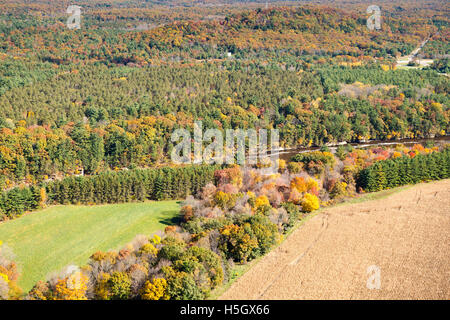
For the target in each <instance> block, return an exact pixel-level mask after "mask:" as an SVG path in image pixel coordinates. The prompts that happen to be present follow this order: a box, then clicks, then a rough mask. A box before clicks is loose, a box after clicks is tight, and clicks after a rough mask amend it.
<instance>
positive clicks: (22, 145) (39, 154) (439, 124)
mask: <svg viewBox="0 0 450 320" xmlns="http://www.w3.org/2000/svg"><path fill="white" fill-rule="evenodd" d="M217 3H218V2H215V1H210V2H209V1H208V2H207V5H206V4H202V3H194V4H191V5H188V4H186V3H184V2H183V1H171V2H169V3H166V2H164V3H163V2H158V1H133V0H128V1H102V0H98V1H97V0H95V1H79V2H77V4H78V5H80V6H81V7H82V9H81V10H82V15H81V19H82V20H81V29H79V30H70V29H68V28H67V26H66V20H67V18H68V16H69V14H67V13H66V12H65V10H66V8H67V6H68V5H69V4H70V3H69V2H68V1H51V2H50V1H32V3H29V1H23V2H21V1H14V2H11V1H3V2H2V3H1V4H0V12H1V14H0V35H1V37H0V132H1V134H0V172H2V175H1V178H0V186H1V187H2V188H8V187H11V186H13V185H15V184H18V183H21V182H26V183H36V182H40V181H43V180H46V179H48V178H49V177H51V176H60V175H66V174H69V175H71V174H76V173H79V172H84V173H85V174H93V173H98V172H101V171H105V170H108V169H114V168H133V167H150V166H154V165H164V164H167V163H168V161H169V159H168V156H169V155H170V152H171V150H172V148H173V144H172V142H171V141H170V135H171V133H172V132H173V131H174V130H175V129H177V128H187V129H189V130H192V127H193V123H194V121H196V120H202V121H203V125H204V127H205V129H206V128H217V129H220V130H225V129H229V128H232V129H236V128H242V129H246V128H256V129H259V128H267V129H269V128H276V129H278V130H279V131H280V140H281V141H280V143H281V146H282V147H295V146H310V145H317V146H320V145H323V144H326V143H336V142H340V141H347V142H355V141H361V140H367V139H382V140H389V139H398V138H418V137H433V136H439V135H445V134H446V132H448V129H449V128H448V126H449V122H448V112H449V111H448V90H449V87H448V78H447V77H445V76H442V74H440V73H442V72H445V70H446V66H447V65H448V58H447V59H445V58H443V57H445V55H447V56H448V14H447V13H448V5H446V4H444V3H441V2H439V1H434V2H433V1H424V2H423V5H421V6H420V7H416V5H415V3H414V2H410V1H404V2H400V3H398V4H392V3H390V2H388V1H385V2H382V3H381V4H380V5H381V9H382V18H383V20H382V23H383V27H382V29H381V30H374V31H370V30H368V28H367V26H366V21H367V18H368V17H369V14H367V13H366V12H365V10H366V8H367V5H366V3H364V2H361V3H358V4H353V5H350V4H348V3H346V2H337V3H336V4H335V5H332V3H326V2H323V3H321V4H320V5H314V6H313V5H309V4H306V3H301V2H300V3H288V2H286V3H281V2H275V3H272V4H271V5H270V6H268V7H267V8H266V7H265V5H261V4H260V3H257V2H239V1H236V2H233V3H230V4H228V5H220V6H219V5H217ZM428 37H431V39H430V41H429V43H428V44H427V45H426V46H425V48H424V49H423V52H424V55H425V56H426V57H428V58H434V59H436V61H437V62H439V63H435V64H434V65H433V66H431V67H429V68H426V69H420V70H419V69H409V70H405V69H400V68H396V63H395V61H396V59H397V58H398V57H399V56H404V55H407V54H409V53H410V52H411V51H412V50H413V49H414V48H415V47H417V46H418V44H419V43H420V42H421V41H423V40H424V39H426V38H428Z"/></svg>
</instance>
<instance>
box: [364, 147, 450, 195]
mask: <svg viewBox="0 0 450 320" xmlns="http://www.w3.org/2000/svg"><path fill="white" fill-rule="evenodd" d="M449 177H450V148H446V149H444V150H443V151H441V152H434V153H431V154H426V155H422V154H421V155H417V156H415V157H413V158H408V157H401V158H396V159H388V160H383V161H378V162H376V163H374V164H373V165H371V166H369V167H367V168H365V169H363V170H361V171H360V172H359V174H358V175H357V181H356V182H357V188H362V189H363V190H364V191H366V192H373V191H380V190H384V189H389V188H394V187H398V186H403V185H406V184H415V183H419V182H422V181H432V180H440V179H446V178H449Z"/></svg>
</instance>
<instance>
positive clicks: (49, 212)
mask: <svg viewBox="0 0 450 320" xmlns="http://www.w3.org/2000/svg"><path fill="white" fill-rule="evenodd" d="M179 209H180V206H179V204H178V202H177V201H158V202H143V203H124V204H113V205H100V206H72V205H71V206H55V207H51V208H48V209H44V210H40V211H36V212H34V213H31V214H29V215H26V216H23V217H20V218H18V219H15V220H12V221H8V222H5V223H2V224H0V240H2V241H3V243H4V244H6V245H7V246H9V247H10V248H12V250H13V252H14V254H15V261H16V262H17V263H18V264H19V267H20V270H21V277H20V279H19V285H20V286H21V288H22V289H23V290H24V291H28V290H30V289H31V288H32V287H33V285H34V284H35V283H36V282H37V281H39V280H46V277H47V276H48V275H49V274H50V273H52V272H57V271H60V270H61V269H62V268H64V267H65V266H67V265H71V264H74V265H78V266H82V265H84V264H86V262H87V261H88V259H89V257H90V256H91V255H92V254H93V253H94V252H96V251H98V250H101V251H108V250H117V249H120V248H121V247H122V246H123V245H125V244H127V243H128V242H130V241H131V240H133V238H134V237H135V236H136V235H138V234H144V235H150V234H152V233H153V232H156V231H158V230H163V229H164V228H165V227H166V226H167V225H172V224H174V223H175V222H177V219H178V217H179Z"/></svg>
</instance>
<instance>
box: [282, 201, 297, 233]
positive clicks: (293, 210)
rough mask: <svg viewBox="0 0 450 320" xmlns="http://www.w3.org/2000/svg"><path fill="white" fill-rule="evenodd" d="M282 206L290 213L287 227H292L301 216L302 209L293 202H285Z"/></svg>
mask: <svg viewBox="0 0 450 320" xmlns="http://www.w3.org/2000/svg"><path fill="white" fill-rule="evenodd" d="M281 206H282V207H283V208H284V209H285V210H286V211H287V213H288V215H289V222H288V225H287V227H288V228H290V227H292V226H293V225H294V224H295V222H296V221H297V220H298V219H299V218H300V210H299V209H298V207H297V206H296V205H295V204H293V203H292V202H283V203H282V204H281Z"/></svg>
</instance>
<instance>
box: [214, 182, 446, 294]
mask: <svg viewBox="0 0 450 320" xmlns="http://www.w3.org/2000/svg"><path fill="white" fill-rule="evenodd" d="M372 265H375V266H377V267H378V268H379V271H380V272H379V280H380V281H379V289H377V288H374V289H369V288H368V287H367V283H368V279H369V278H370V277H371V276H374V273H373V272H369V273H368V268H369V266H372ZM372 280H373V278H371V280H370V281H369V283H372V284H374V283H375V284H376V282H373V281H372ZM219 299H450V180H443V181H438V182H433V183H423V184H419V185H416V186H414V187H411V188H408V189H405V190H402V191H400V192H397V193H394V194H392V195H390V196H388V197H386V198H382V199H378V200H372V201H366V202H361V203H355V204H346V205H341V206H336V207H331V208H327V209H325V210H323V211H322V212H320V213H319V214H318V215H316V216H314V217H312V218H311V219H310V220H308V221H307V222H306V223H305V224H304V225H303V226H301V227H300V228H298V229H297V230H295V231H294V232H293V233H292V234H291V235H290V236H289V237H288V238H287V239H286V241H284V242H283V243H282V244H281V245H280V246H279V247H278V248H276V249H275V250H273V251H272V252H271V253H269V254H268V255H267V256H265V257H264V258H262V259H261V261H259V262H258V263H257V264H256V265H255V266H254V267H252V268H251V269H250V270H249V271H248V272H246V273H245V274H244V275H243V276H242V277H240V278H239V279H238V280H237V281H236V282H235V283H233V285H232V286H231V287H230V288H229V289H228V290H227V291H226V292H225V293H224V294H223V295H222V296H221V297H220V298H219Z"/></svg>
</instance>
